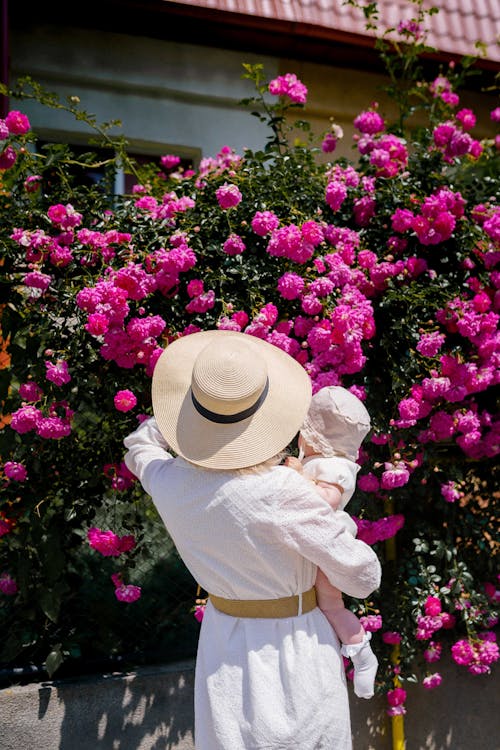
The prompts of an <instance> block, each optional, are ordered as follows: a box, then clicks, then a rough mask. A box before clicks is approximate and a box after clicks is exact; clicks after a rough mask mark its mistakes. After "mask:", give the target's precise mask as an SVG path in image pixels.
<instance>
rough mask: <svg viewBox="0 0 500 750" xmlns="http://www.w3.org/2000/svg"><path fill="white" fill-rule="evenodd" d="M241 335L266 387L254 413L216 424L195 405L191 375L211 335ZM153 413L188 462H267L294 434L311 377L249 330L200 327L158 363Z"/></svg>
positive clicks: (221, 465)
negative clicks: (262, 369) (262, 367)
mask: <svg viewBox="0 0 500 750" xmlns="http://www.w3.org/2000/svg"><path fill="white" fill-rule="evenodd" d="M223 336H225V337H228V338H229V337H231V336H232V337H238V338H243V339H244V340H245V342H246V343H247V344H248V346H250V347H253V348H254V349H255V352H256V355H259V356H260V357H262V358H263V359H264V360H265V362H266V364H267V370H268V378H269V390H268V393H267V396H266V398H265V400H264V401H263V403H262V404H261V406H260V407H259V409H258V410H257V411H256V412H255V414H253V415H252V416H250V417H248V418H247V419H244V420H242V421H240V422H235V423H232V424H218V423H215V422H212V421H211V420H209V419H207V418H205V417H204V416H202V415H201V414H199V413H198V411H197V410H196V409H195V407H194V404H193V401H192V398H191V375H192V370H193V365H194V362H195V360H196V358H197V356H198V354H199V353H200V352H201V351H202V350H203V349H204V348H205V347H206V346H207V345H208V344H209V343H210V341H211V340H212V339H213V338H214V337H218V338H219V337H223ZM152 400H153V413H154V415H155V418H156V422H157V424H158V427H159V429H160V431H161V433H162V435H163V437H164V438H165V440H166V441H167V443H168V445H169V446H170V447H171V448H172V449H173V450H174V451H175V452H176V453H177V454H178V455H180V456H182V457H183V458H185V459H186V460H188V461H190V462H191V463H194V464H197V465H199V466H204V467H207V468H215V469H240V468H244V467H247V466H254V465H256V464H259V463H262V462H263V461H266V460H267V459H268V458H271V457H272V456H274V455H276V454H277V453H279V452H280V451H282V450H283V449H284V448H286V446H287V445H288V444H289V443H290V442H291V440H292V439H293V438H294V436H295V435H296V434H297V432H298V430H299V429H300V426H301V424H302V422H303V420H304V418H305V416H306V413H307V410H308V408H309V403H310V400H311V381H310V378H309V376H308V374H307V373H306V371H305V370H304V369H303V368H302V366H301V365H300V364H299V363H298V362H296V361H295V360H294V359H293V358H292V357H290V355H288V354H287V353H286V352H284V351H282V350H281V349H278V347H276V346H274V345H272V344H269V343H267V341H262V340H261V339H257V338H255V337H253V336H250V335H249V334H244V333H237V332H234V331H202V332H200V333H193V334H190V335H188V336H184V337H182V338H179V339H176V340H175V341H174V342H172V343H171V344H169V345H168V346H167V347H166V349H165V351H164V352H163V354H162V355H161V356H160V358H159V359H158V362H157V363H156V366H155V369H154V373H153V383H152Z"/></svg>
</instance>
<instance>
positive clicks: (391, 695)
mask: <svg viewBox="0 0 500 750" xmlns="http://www.w3.org/2000/svg"><path fill="white" fill-rule="evenodd" d="M386 698H387V703H388V704H389V708H388V709H387V714H388V716H401V715H402V714H405V713H406V708H405V706H404V702H405V700H406V690H403V688H401V687H396V688H394V689H393V690H389V691H388V692H387V694H386Z"/></svg>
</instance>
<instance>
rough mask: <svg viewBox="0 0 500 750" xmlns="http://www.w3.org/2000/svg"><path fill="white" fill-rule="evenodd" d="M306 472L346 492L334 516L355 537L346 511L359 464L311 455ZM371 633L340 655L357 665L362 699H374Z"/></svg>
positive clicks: (345, 647) (357, 684)
mask: <svg viewBox="0 0 500 750" xmlns="http://www.w3.org/2000/svg"><path fill="white" fill-rule="evenodd" d="M302 466H303V473H304V476H306V477H307V478H309V479H313V480H314V481H315V482H317V481H322V482H328V484H336V485H338V486H339V487H341V488H342V489H343V493H342V498H341V501H340V506H339V508H338V510H335V511H334V512H335V517H336V518H337V520H338V521H339V522H340V523H342V525H343V527H344V528H345V530H346V531H348V532H349V533H350V534H352V536H356V534H357V531H358V527H357V526H356V524H355V522H354V521H353V520H352V518H351V516H350V515H349V514H348V513H346V512H345V510H344V508H345V507H346V505H347V503H348V502H349V500H350V499H351V497H352V495H353V493H354V490H355V489H356V476H357V474H358V471H359V469H360V467H359V464H357V463H355V462H354V461H351V460H350V459H349V458H344V457H342V456H335V455H333V456H328V457H325V456H318V455H314V456H309V457H308V458H304V459H303V461H302ZM370 639H371V633H365V635H364V637H363V640H362V641H361V642H360V643H355V644H343V645H342V649H341V653H342V654H343V655H344V656H347V657H349V658H350V659H351V661H352V663H353V666H354V692H355V693H356V695H357V696H359V697H360V698H371V697H372V696H373V693H374V681H375V675H376V673H377V667H378V661H377V658H376V656H375V654H374V653H373V651H372V650H371V646H370Z"/></svg>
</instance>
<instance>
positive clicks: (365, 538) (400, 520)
mask: <svg viewBox="0 0 500 750" xmlns="http://www.w3.org/2000/svg"><path fill="white" fill-rule="evenodd" d="M353 518H354V521H355V522H356V526H357V527H358V534H357V538H358V539H361V541H362V542H365V543H366V544H375V543H376V542H383V541H385V540H386V539H391V538H392V537H393V536H395V535H396V534H397V532H398V531H399V530H400V529H401V528H402V527H403V525H404V522H405V518H404V516H403V515H402V514H401V513H398V514H396V515H393V516H386V517H385V518H379V519H378V520H377V521H368V520H366V519H364V518H355V517H353Z"/></svg>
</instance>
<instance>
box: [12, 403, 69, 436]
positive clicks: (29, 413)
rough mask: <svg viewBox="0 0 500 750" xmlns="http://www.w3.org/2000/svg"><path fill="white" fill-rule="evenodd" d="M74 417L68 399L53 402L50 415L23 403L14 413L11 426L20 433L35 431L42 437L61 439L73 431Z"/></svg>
mask: <svg viewBox="0 0 500 750" xmlns="http://www.w3.org/2000/svg"><path fill="white" fill-rule="evenodd" d="M72 418H73V411H72V410H71V409H70V408H69V406H68V403H67V402H66V401H60V402H53V403H52V404H51V405H50V406H49V407H48V416H45V415H44V414H43V412H42V411H41V410H40V409H37V408H36V407H35V406H30V405H29V404H23V406H21V407H20V408H19V409H17V410H16V411H14V412H13V413H12V419H11V422H10V426H11V427H12V429H13V430H15V432H17V433H19V435H24V434H25V433H26V432H32V431H34V432H36V434H37V435H39V436H40V437H42V438H47V439H51V440H60V439H61V438H63V437H67V436H68V435H69V434H70V433H71V420H72Z"/></svg>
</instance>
